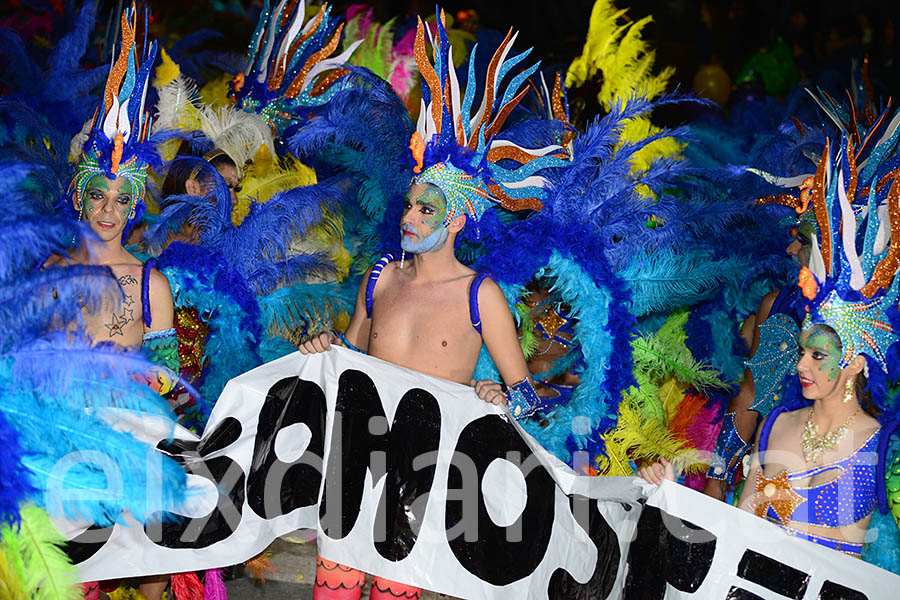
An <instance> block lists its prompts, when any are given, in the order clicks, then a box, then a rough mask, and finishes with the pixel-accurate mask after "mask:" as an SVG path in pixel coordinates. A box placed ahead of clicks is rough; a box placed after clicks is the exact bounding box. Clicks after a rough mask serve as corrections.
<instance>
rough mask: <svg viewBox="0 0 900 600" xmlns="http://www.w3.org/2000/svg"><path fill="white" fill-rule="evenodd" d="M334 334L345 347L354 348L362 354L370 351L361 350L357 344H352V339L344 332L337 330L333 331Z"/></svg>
mask: <svg viewBox="0 0 900 600" xmlns="http://www.w3.org/2000/svg"><path fill="white" fill-rule="evenodd" d="M333 335H334V337H336V338H337V339H338V341H339V342H340V343H341V346H343V347H344V348H348V349H350V350H353V351H354V352H359V353H360V354H368V352H366V351H365V350H361V349H359V348H357V347H356V346H354V345H353V344H351V343H350V340H348V339H347V336H346V335H344V333H343V332H341V331H335V332H333Z"/></svg>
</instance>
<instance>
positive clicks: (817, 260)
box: [809, 234, 825, 281]
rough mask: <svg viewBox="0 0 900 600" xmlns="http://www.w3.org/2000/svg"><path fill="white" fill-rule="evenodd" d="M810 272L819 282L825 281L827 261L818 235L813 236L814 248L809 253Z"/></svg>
mask: <svg viewBox="0 0 900 600" xmlns="http://www.w3.org/2000/svg"><path fill="white" fill-rule="evenodd" d="M809 270H810V271H812V274H813V275H815V276H816V279H818V280H819V281H825V260H824V259H823V258H822V251H821V250H820V249H819V240H818V239H817V236H816V234H812V247H811V249H810V252H809Z"/></svg>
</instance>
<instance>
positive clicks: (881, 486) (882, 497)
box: [875, 419, 900, 515]
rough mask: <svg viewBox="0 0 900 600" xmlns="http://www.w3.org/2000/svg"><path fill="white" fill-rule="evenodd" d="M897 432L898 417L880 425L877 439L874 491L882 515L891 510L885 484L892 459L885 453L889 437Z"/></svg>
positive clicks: (889, 474) (898, 431) (899, 428)
mask: <svg viewBox="0 0 900 600" xmlns="http://www.w3.org/2000/svg"><path fill="white" fill-rule="evenodd" d="M897 433H900V419H897V420H895V421H892V422H890V423H888V424H887V425H884V426H882V428H881V439H879V440H878V471H877V473H876V475H875V486H876V489H875V492H876V494H877V498H878V510H880V511H881V514H883V515H886V514H888V512H890V510H891V508H890V505H889V503H888V497H887V488H886V487H885V486H886V483H887V479H888V477H890V476H891V473H889V472H888V469H890V468H891V461H892V459H891V457H889V456H888V455H887V453H888V446H889V445H890V442H891V437H892V436H893V435H894V434H897Z"/></svg>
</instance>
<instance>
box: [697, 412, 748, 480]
mask: <svg viewBox="0 0 900 600" xmlns="http://www.w3.org/2000/svg"><path fill="white" fill-rule="evenodd" d="M749 449H750V442H748V441H747V440H745V439H744V438H742V437H741V434H740V433H739V432H738V430H737V426H736V425H735V423H734V413H733V412H730V413H726V414H725V417H724V418H723V419H722V430H721V431H720V432H719V437H718V438H717V439H716V451H715V453H714V454H713V458H712V462H710V464H709V469H707V471H706V476H707V478H709V479H719V480H722V481H726V482H727V483H728V484H729V485H730V484H733V483H734V477H735V475H736V474H737V469H738V466H739V465H740V464H741V459H742V458H743V457H744V455H745V454H746V453H747V450H749Z"/></svg>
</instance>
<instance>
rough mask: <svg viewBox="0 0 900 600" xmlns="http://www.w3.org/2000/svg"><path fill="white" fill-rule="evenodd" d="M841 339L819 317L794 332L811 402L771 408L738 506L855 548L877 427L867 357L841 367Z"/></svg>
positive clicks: (872, 488)
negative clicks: (791, 407) (868, 384)
mask: <svg viewBox="0 0 900 600" xmlns="http://www.w3.org/2000/svg"><path fill="white" fill-rule="evenodd" d="M843 354H844V353H843V351H842V347H841V340H840V338H839V337H838V335H837V334H836V333H835V332H834V330H833V329H832V328H831V327H828V326H827V325H824V324H817V325H813V326H811V327H809V328H808V329H806V331H804V332H803V334H802V335H801V337H800V347H799V360H798V363H797V376H798V377H799V380H800V385H801V388H802V391H803V397H804V398H805V399H806V400H811V401H812V405H810V406H808V407H804V408H800V409H797V410H789V409H787V408H784V407H782V408H779V409H777V410H774V411H773V412H772V413H771V414H770V415H769V417H768V418H767V419H766V421H765V423H764V424H763V427H762V428H761V431H760V434H759V437H758V441H757V448H758V449H759V452H758V453H757V454H755V455H754V457H753V459H752V462H751V467H750V471H749V474H748V477H747V482H746V483H745V486H744V491H743V494H742V495H741V503H740V506H741V507H742V508H744V509H746V510H749V511H751V512H754V513H755V514H757V515H758V516H760V517H762V518H764V519H767V520H769V521H771V522H773V523H776V524H778V525H780V526H782V527H784V528H785V530H787V531H788V532H789V533H791V534H794V535H797V536H799V537H803V538H804V539H808V540H811V541H814V542H816V543H818V544H821V545H823V546H827V547H829V548H833V549H835V550H840V551H842V552H846V553H849V554H854V555H859V554H860V552H861V551H862V542H863V537H864V534H865V531H866V527H867V526H868V523H869V519H870V517H871V515H872V512H873V511H874V510H875V508H876V505H877V503H878V501H877V492H876V488H877V486H876V476H877V463H878V442H879V436H880V433H881V427H880V425H879V423H878V421H877V420H876V419H875V418H874V416H873V415H871V414H869V412H867V410H866V408H867V407H868V408H869V410H871V411H873V412H874V408H873V407H872V405H871V404H870V398H868V397H867V392H863V391H862V390H863V389H864V388H865V385H866V382H865V375H864V373H863V371H864V369H865V366H866V357H865V356H861V355H858V356H856V357H855V358H854V359H853V360H852V361H851V362H850V363H849V364H848V365H847V366H846V367H845V368H841V359H842V357H843Z"/></svg>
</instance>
